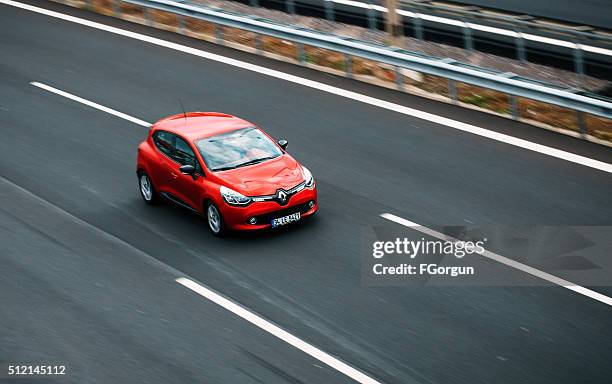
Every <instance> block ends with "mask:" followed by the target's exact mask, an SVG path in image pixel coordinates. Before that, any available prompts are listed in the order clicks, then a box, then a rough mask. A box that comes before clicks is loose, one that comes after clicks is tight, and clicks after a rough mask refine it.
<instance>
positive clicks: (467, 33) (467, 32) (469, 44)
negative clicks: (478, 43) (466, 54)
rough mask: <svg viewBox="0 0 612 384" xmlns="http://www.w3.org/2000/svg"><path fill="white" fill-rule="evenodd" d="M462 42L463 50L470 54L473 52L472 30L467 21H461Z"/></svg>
mask: <svg viewBox="0 0 612 384" xmlns="http://www.w3.org/2000/svg"><path fill="white" fill-rule="evenodd" d="M463 42H464V46H465V49H466V50H468V51H470V52H472V51H473V50H474V43H473V41H472V28H470V24H469V23H468V22H467V21H465V20H464V21H463Z"/></svg>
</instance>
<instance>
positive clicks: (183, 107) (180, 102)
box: [178, 97, 187, 124]
mask: <svg viewBox="0 0 612 384" xmlns="http://www.w3.org/2000/svg"><path fill="white" fill-rule="evenodd" d="M178 102H179V104H180V105H181V109H182V110H183V117H184V118H185V124H186V123H187V112H185V106H184V105H183V102H182V101H181V98H180V97H179V98H178Z"/></svg>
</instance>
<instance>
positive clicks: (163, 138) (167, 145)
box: [153, 131, 174, 157]
mask: <svg viewBox="0 0 612 384" xmlns="http://www.w3.org/2000/svg"><path fill="white" fill-rule="evenodd" d="M173 140H174V135H173V134H171V133H169V132H164V131H157V132H155V135H153V142H154V143H155V145H156V146H157V148H159V150H160V151H162V152H163V153H164V154H165V155H167V156H170V157H172V152H174V145H173V144H172V141H173Z"/></svg>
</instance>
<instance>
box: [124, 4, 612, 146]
mask: <svg viewBox="0 0 612 384" xmlns="http://www.w3.org/2000/svg"><path fill="white" fill-rule="evenodd" d="M118 1H119V0H118ZM124 2H126V3H131V4H136V5H140V6H144V7H147V8H153V9H157V10H162V11H167V12H172V13H175V14H178V15H183V16H188V17H193V18H197V19H200V20H204V21H208V22H211V23H213V24H215V25H221V26H227V27H232V28H238V29H242V30H245V31H249V32H254V33H256V34H257V35H266V36H271V37H274V38H279V39H283V40H288V41H292V42H295V43H297V44H298V47H299V52H300V53H299V55H298V56H299V60H300V61H301V62H304V56H305V55H304V45H308V46H313V47H318V48H323V49H327V50H331V51H336V52H340V53H343V54H344V55H345V57H346V58H347V60H350V58H351V57H352V56H357V57H361V58H364V59H367V60H372V61H376V62H380V63H384V64H388V65H391V66H394V67H395V68H396V71H397V72H399V70H400V69H401V68H405V69H410V70H414V71H417V72H422V73H426V74H430V75H435V76H439V77H443V78H447V79H449V89H450V93H451V98H453V100H454V101H456V99H457V95H456V83H455V82H462V83H467V84H472V85H475V86H478V87H483V88H488V89H492V90H495V91H499V92H502V93H506V94H509V95H511V96H512V97H513V100H512V103H511V104H512V105H513V109H514V111H513V115H514V116H515V117H516V116H518V111H517V110H516V109H517V107H516V105H517V103H516V99H515V98H516V97H522V98H527V99H532V100H536V101H541V102H544V103H548V104H553V105H557V106H561V107H565V108H568V109H571V110H576V111H579V112H583V113H589V114H592V115H596V116H601V117H605V118H608V119H612V102H611V101H608V100H601V99H598V98H592V97H588V96H585V95H582V94H578V93H577V92H579V91H578V90H576V89H560V88H559V87H555V86H553V85H548V84H544V83H541V82H538V81H534V80H530V79H526V78H522V77H519V76H517V75H514V74H512V73H502V72H499V71H494V70H489V69H484V68H479V67H475V66H471V65H469V64H464V63H460V62H457V61H455V60H452V59H446V58H434V57H430V56H426V55H422V54H419V53H416V52H410V51H406V50H402V49H394V48H390V47H387V46H383V45H376V44H371V43H366V42H363V41H359V40H355V39H351V38H346V37H340V36H336V35H331V34H326V33H323V32H318V31H313V30H309V29H305V28H296V27H293V26H290V25H285V24H281V23H277V22H273V21H271V20H268V19H265V18H260V17H255V16H250V15H243V14H238V13H233V12H227V11H224V10H221V9H217V8H210V7H204V6H201V5H193V4H189V3H183V2H177V1H172V0H124ZM217 39H218V40H219V39H221V41H222V39H223V35H222V31H217ZM221 41H220V42H221ZM349 63H350V61H349ZM350 68H351V65H347V66H346V70H347V75H349V76H351V75H352V74H351V73H350ZM396 84H397V87H398V88H399V89H401V88H402V87H403V84H402V83H401V82H399V81H398V82H396ZM454 90H455V91H454ZM578 120H579V121H582V120H584V118H579V119H578ZM581 131H582V133H583V134H584V133H585V129H584V127H581Z"/></svg>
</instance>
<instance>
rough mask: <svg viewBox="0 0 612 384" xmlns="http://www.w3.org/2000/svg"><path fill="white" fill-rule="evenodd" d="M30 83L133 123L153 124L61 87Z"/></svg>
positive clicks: (147, 125) (148, 125)
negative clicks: (63, 89)
mask: <svg viewBox="0 0 612 384" xmlns="http://www.w3.org/2000/svg"><path fill="white" fill-rule="evenodd" d="M30 84H32V85H33V86H35V87H38V88H41V89H44V90H45V91H49V92H53V93H55V94H56V95H60V96H63V97H65V98H67V99H70V100H74V101H76V102H79V103H81V104H85V105H87V106H88V107H92V108H95V109H99V110H100V111H103V112H106V113H109V114H111V115H113V116H117V117H119V118H122V119H125V120H127V121H131V122H132V123H135V124H138V125H142V126H143V127H147V128H149V127H150V126H151V123H148V122H146V121H144V120H140V119H138V118H136V117H134V116H130V115H127V114H125V113H123V112H119V111H116V110H114V109H111V108H108V107H105V106H103V105H100V104H98V103H94V102H93V101H89V100H87V99H84V98H82V97H79V96H76V95H73V94H72V93H68V92H64V91H62V90H60V89H57V88H53V87H51V86H49V85H46V84H42V83H39V82H36V81H32V82H31V83H30Z"/></svg>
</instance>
